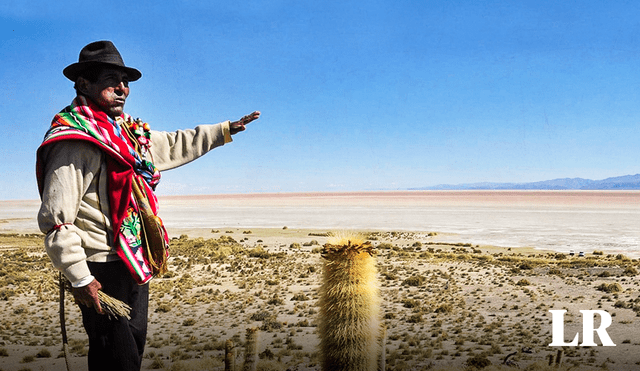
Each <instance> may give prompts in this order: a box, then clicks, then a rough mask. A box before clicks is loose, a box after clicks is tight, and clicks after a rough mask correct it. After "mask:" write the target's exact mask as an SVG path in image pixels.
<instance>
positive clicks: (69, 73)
mask: <svg viewBox="0 0 640 371" xmlns="http://www.w3.org/2000/svg"><path fill="white" fill-rule="evenodd" d="M99 66H103V67H112V68H118V69H121V70H124V71H126V72H127V77H128V78H129V81H136V80H138V79H139V78H140V77H142V72H140V71H138V70H136V69H135V68H131V67H123V66H120V65H117V64H112V63H105V62H96V61H89V62H77V63H74V64H70V65H68V66H67V67H66V68H65V69H64V70H62V73H63V74H64V75H65V77H66V78H68V79H69V80H71V81H73V82H75V81H76V79H77V78H78V76H80V75H81V74H82V72H84V71H86V70H88V69H90V68H94V67H99Z"/></svg>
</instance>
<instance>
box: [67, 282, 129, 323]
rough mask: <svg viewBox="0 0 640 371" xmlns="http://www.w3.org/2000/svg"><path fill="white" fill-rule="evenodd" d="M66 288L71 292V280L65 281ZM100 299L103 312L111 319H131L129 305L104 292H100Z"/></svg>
mask: <svg viewBox="0 0 640 371" xmlns="http://www.w3.org/2000/svg"><path fill="white" fill-rule="evenodd" d="M64 286H65V289H66V290H67V291H68V292H71V282H69V280H66V279H65V283H64ZM98 299H99V300H100V306H101V307H102V311H103V312H104V313H105V314H106V315H107V316H109V318H115V319H117V318H118V317H125V318H126V319H131V316H130V315H129V313H130V312H131V307H130V306H129V305H128V304H127V303H124V302H122V301H120V300H118V299H116V298H114V297H112V296H109V295H107V294H105V293H104V292H102V291H98Z"/></svg>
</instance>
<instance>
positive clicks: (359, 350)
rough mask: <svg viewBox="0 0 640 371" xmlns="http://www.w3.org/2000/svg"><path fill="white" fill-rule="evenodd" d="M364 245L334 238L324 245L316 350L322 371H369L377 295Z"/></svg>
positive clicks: (376, 346)
mask: <svg viewBox="0 0 640 371" xmlns="http://www.w3.org/2000/svg"><path fill="white" fill-rule="evenodd" d="M373 255H374V250H373V247H372V246H371V243H370V242H365V240H364V238H362V237H360V236H354V235H351V236H340V237H336V238H333V239H331V240H330V241H329V243H327V244H326V245H324V249H323V254H322V257H323V258H324V259H325V260H324V272H323V283H322V286H321V288H320V301H319V304H320V311H319V315H320V321H319V333H320V348H321V352H322V354H321V366H322V370H324V371H374V370H376V369H377V367H378V362H377V361H378V355H379V351H380V343H379V336H380V302H381V300H380V292H379V288H378V283H377V279H376V274H377V270H376V261H375V258H374V257H373Z"/></svg>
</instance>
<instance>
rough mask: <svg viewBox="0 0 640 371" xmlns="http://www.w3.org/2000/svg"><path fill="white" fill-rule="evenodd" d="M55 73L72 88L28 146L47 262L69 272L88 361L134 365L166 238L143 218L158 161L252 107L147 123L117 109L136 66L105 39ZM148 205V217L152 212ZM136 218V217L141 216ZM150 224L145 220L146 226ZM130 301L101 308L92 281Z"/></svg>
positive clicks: (171, 158) (172, 158)
mask: <svg viewBox="0 0 640 371" xmlns="http://www.w3.org/2000/svg"><path fill="white" fill-rule="evenodd" d="M63 73H64V75H65V76H66V77H67V78H69V79H70V80H71V81H73V82H74V83H75V85H74V87H75V89H76V97H75V99H74V100H73V102H72V103H71V105H70V106H68V107H66V108H65V109H64V110H63V111H61V112H60V113H59V114H57V115H56V116H55V117H54V119H53V122H52V124H51V127H50V129H49V130H48V131H47V134H46V135H45V139H44V141H43V143H42V145H41V146H40V148H38V153H37V166H36V167H37V177H38V187H39V190H40V195H41V199H42V205H41V208H40V211H39V214H38V223H39V226H40V230H42V231H43V232H44V233H46V238H45V247H46V250H47V254H48V255H49V257H50V258H51V261H52V262H53V264H54V266H55V267H56V268H57V269H59V270H60V271H61V272H62V273H63V274H64V275H65V277H66V278H67V279H68V280H69V281H70V282H71V285H72V287H73V289H72V292H73V295H74V297H75V299H76V302H77V303H78V304H79V306H80V309H81V311H82V317H83V324H84V327H85V330H86V332H87V335H88V336H89V355H88V359H89V370H91V371H95V370H139V369H140V366H141V362H142V355H143V352H144V345H145V339H146V333H147V307H148V295H149V288H148V284H147V283H148V281H149V280H150V279H151V278H152V276H153V275H154V274H157V272H158V267H157V264H162V262H160V263H158V261H157V259H156V258H157V257H158V256H159V257H160V258H159V259H160V260H162V257H164V258H165V259H166V252H165V251H164V250H163V249H164V248H165V247H166V246H165V244H166V243H167V242H168V240H167V238H166V234H164V235H163V236H162V239H161V240H159V241H160V242H159V243H158V241H155V242H156V243H155V245H154V246H150V247H151V250H153V249H154V248H156V249H159V251H160V252H161V254H160V255H156V256H155V257H154V256H153V255H152V254H149V253H147V250H146V248H145V247H146V244H149V243H150V242H153V239H152V238H151V237H149V235H148V234H147V231H148V230H149V229H152V230H154V231H155V232H157V233H159V234H163V233H164V232H165V231H164V227H163V226H162V224H161V222H160V223H158V224H156V225H155V226H152V225H150V224H148V223H144V222H143V221H144V220H146V219H144V216H145V214H144V209H145V208H144V207H143V206H144V204H148V205H149V207H150V209H151V212H152V213H153V214H155V213H156V212H157V204H156V201H157V200H156V197H155V195H154V193H153V191H154V189H155V187H156V186H157V184H158V182H159V180H160V171H162V170H169V169H172V168H175V167H178V166H180V165H183V164H186V163H188V162H190V161H193V160H195V159H197V158H198V157H200V156H202V155H204V154H205V153H207V152H208V151H209V150H211V149H213V148H215V147H218V146H221V145H223V144H225V143H228V142H230V141H231V135H234V134H237V133H238V132H240V131H244V130H245V125H246V124H248V123H250V122H251V121H253V120H255V119H257V118H258V117H259V116H260V112H257V111H256V112H253V113H252V114H250V115H248V116H245V117H243V118H242V119H241V120H239V121H234V122H229V121H226V122H223V123H220V124H216V125H200V126H197V127H196V128H195V129H190V130H179V131H176V132H173V133H166V132H157V131H152V130H150V129H149V126H148V124H146V123H144V122H142V121H141V120H134V119H133V118H132V117H131V116H129V115H127V114H126V113H124V105H125V102H126V99H127V97H128V96H129V92H130V90H129V83H130V82H132V81H136V80H138V79H139V78H140V77H141V76H142V74H141V73H140V71H138V70H137V69H135V68H131V67H127V66H125V64H124V61H123V60H122V57H121V55H120V53H119V52H118V50H117V49H116V47H115V46H114V45H113V43H111V42H110V41H97V42H94V43H91V44H89V45H87V46H85V47H84V48H83V49H82V50H81V52H80V56H79V59H78V62H77V63H73V64H71V65H69V66H67V67H66V68H65V69H64V71H63ZM153 214H152V215H151V217H152V218H154V220H159V219H155V218H156V217H155V215H153ZM141 220H142V221H141ZM154 227H155V229H153V228H154ZM99 290H102V291H103V292H104V293H106V294H108V295H110V296H112V297H114V298H116V299H119V300H121V301H123V302H125V303H126V304H128V305H129V306H131V307H132V310H131V314H130V316H131V319H130V320H128V319H126V318H117V319H113V318H109V317H108V316H106V315H104V314H103V310H102V308H101V306H100V301H99V298H98V291H99Z"/></svg>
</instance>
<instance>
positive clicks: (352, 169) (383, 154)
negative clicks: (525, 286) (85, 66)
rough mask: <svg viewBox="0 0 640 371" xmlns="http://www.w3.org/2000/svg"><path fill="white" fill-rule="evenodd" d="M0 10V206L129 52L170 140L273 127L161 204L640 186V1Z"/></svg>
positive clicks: (209, 159)
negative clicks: (618, 179)
mask: <svg viewBox="0 0 640 371" xmlns="http://www.w3.org/2000/svg"><path fill="white" fill-rule="evenodd" d="M22 3H23V2H11V3H8V4H4V5H3V6H2V7H1V8H0V36H1V37H0V49H1V50H2V52H1V54H0V66H1V68H0V84H1V85H2V87H3V89H2V90H0V128H1V129H2V132H3V133H4V135H2V136H0V156H1V157H2V159H3V161H2V162H0V175H1V176H0V200H7V199H37V198H38V194H37V189H36V183H35V176H34V166H35V150H36V148H37V147H38V145H39V143H40V141H41V140H42V136H43V134H44V132H45V131H46V129H47V127H48V125H49V123H50V120H51V118H52V117H53V115H54V114H55V113H57V112H58V111H59V110H61V109H62V108H63V107H64V106H66V105H67V104H69V103H70V102H71V100H72V98H73V95H74V91H73V88H72V83H71V82H70V81H68V80H67V79H66V78H65V77H64V76H63V75H62V72H61V71H62V69H63V68H64V67H66V66H67V65H69V64H71V63H73V62H75V61H77V58H78V53H79V51H80V49H81V48H82V47H83V46H84V45H86V44H88V43H89V42H92V41H95V40H104V39H108V40H112V41H113V42H114V44H115V45H116V46H117V47H118V49H119V50H120V52H121V53H122V55H123V58H124V60H125V63H126V64H127V65H130V66H132V67H135V68H138V69H139V70H140V71H142V73H143V77H142V78H141V79H140V80H139V81H136V82H134V83H132V84H131V95H130V96H129V99H128V100H127V106H126V107H125V110H126V111H127V112H128V113H130V114H131V115H133V116H134V117H140V118H142V119H144V120H145V121H147V122H149V123H150V124H151V126H152V128H154V129H157V130H175V129H181V128H190V127H193V126H195V125H197V124H203V123H216V122H220V121H223V120H226V119H237V118H239V117H241V116H243V115H245V114H247V113H250V112H252V111H253V110H260V111H261V112H262V117H261V118H260V120H258V121H256V122H254V123H252V124H250V126H249V127H248V130H247V131H245V132H244V133H240V134H238V135H236V136H234V142H233V143H231V144H229V145H227V146H224V147H222V148H218V149H215V150H214V151H213V152H211V153H209V154H208V155H206V156H205V157H203V158H201V159H199V160H198V161H196V162H193V163H191V164H188V165H186V166H183V167H181V168H178V169H175V170H172V171H167V172H165V173H164V174H163V181H162V183H161V184H160V186H159V188H158V194H160V195H171V194H214V193H253V192H298V191H349V190H386V189H404V188H410V187H421V186H429V185H436V184H442V183H450V184H457V183H471V182H482V181H491V182H527V181H539V180H547V179H554V178H563V177H582V178H589V179H603V178H607V177H611V176H619V175H626V174H636V173H640V165H639V158H640V146H639V145H638V144H639V142H638V138H639V137H640V127H639V125H638V121H639V120H640V96H639V91H640V90H639V89H638V87H639V85H640V73H638V68H639V67H640V42H639V38H640V17H639V15H640V12H639V10H640V3H639V2H635V1H482V2H480V1H444V0H442V1H426V0H425V1H402V0H400V1H397V0H396V1H392V0H389V1H367V2H365V1H348V0H346V1H345V0H343V1H251V2H245V1H235V2H230V1H224V2H222V1H208V0H207V1H204V0H203V1H196V0H182V1H173V2H157V1H135V2H134V1H126V2H125V1H117V0H111V1H96V2H84V1H59V2H52V1H46V2H45V1H31V2H24V3H27V4H22Z"/></svg>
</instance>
